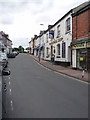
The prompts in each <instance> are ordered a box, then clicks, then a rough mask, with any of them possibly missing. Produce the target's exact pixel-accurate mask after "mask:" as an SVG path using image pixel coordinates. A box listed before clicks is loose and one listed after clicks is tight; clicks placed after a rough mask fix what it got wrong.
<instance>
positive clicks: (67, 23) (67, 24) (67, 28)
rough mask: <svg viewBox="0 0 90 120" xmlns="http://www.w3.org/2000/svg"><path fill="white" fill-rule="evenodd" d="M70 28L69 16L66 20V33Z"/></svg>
mask: <svg viewBox="0 0 90 120" xmlns="http://www.w3.org/2000/svg"><path fill="white" fill-rule="evenodd" d="M70 29H71V27H70V18H68V19H67V20H66V33H67V32H69V31H70Z"/></svg>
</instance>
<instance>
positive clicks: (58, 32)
mask: <svg viewBox="0 0 90 120" xmlns="http://www.w3.org/2000/svg"><path fill="white" fill-rule="evenodd" d="M58 37H60V25H58V26H57V38H58Z"/></svg>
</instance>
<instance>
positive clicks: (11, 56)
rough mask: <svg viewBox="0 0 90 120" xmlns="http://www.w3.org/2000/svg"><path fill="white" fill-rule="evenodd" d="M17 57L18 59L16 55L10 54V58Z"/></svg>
mask: <svg viewBox="0 0 90 120" xmlns="http://www.w3.org/2000/svg"><path fill="white" fill-rule="evenodd" d="M15 57H16V55H15V54H14V53H9V54H8V58H15Z"/></svg>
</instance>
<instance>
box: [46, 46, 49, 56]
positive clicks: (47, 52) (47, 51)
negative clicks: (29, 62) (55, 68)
mask: <svg viewBox="0 0 90 120" xmlns="http://www.w3.org/2000/svg"><path fill="white" fill-rule="evenodd" d="M46 57H47V58H48V57H49V48H48V47H47V48H46Z"/></svg>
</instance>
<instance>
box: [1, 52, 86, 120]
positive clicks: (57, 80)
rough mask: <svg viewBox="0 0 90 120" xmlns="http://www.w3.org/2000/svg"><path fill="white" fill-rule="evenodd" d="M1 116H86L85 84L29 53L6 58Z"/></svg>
mask: <svg viewBox="0 0 90 120" xmlns="http://www.w3.org/2000/svg"><path fill="white" fill-rule="evenodd" d="M9 67H10V70H11V75H10V76H6V77H5V76H4V77H3V82H5V83H6V85H7V92H6V97H5V96H4V97H3V102H4V104H5V106H6V114H5V113H4V111H3V118H4V117H6V118H87V117H88V84H86V83H83V82H80V81H77V80H75V79H74V78H70V77H68V76H63V75H60V74H57V73H55V72H54V71H51V70H48V69H46V68H44V67H42V66H41V65H40V64H38V63H37V62H35V61H34V60H33V59H32V57H30V55H29V54H19V55H18V56H17V57H16V58H15V59H10V60H9Z"/></svg>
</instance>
